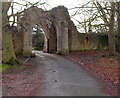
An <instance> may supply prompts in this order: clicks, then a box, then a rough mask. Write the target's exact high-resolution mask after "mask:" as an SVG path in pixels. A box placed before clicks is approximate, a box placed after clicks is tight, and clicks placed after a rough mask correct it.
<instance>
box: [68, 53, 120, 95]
mask: <svg viewBox="0 0 120 98" xmlns="http://www.w3.org/2000/svg"><path fill="white" fill-rule="evenodd" d="M102 54H108V51H103V52H100V51H99V52H98V51H82V52H73V53H70V54H68V55H66V57H67V58H69V59H71V60H73V61H75V62H78V63H80V64H81V65H82V66H83V68H84V69H85V70H88V71H90V72H91V71H92V73H94V74H95V75H96V76H97V77H99V80H101V79H102V80H103V81H102V82H103V84H104V85H105V86H106V87H107V88H106V92H107V93H109V94H110V95H114V96H116V95H118V90H120V82H119V80H120V77H119V76H120V73H119V71H120V66H119V64H120V59H118V58H116V57H112V56H111V57H107V56H106V57H101V55H102ZM103 89H104V90H105V87H103Z"/></svg>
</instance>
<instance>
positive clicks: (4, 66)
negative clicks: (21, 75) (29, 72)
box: [0, 64, 26, 73]
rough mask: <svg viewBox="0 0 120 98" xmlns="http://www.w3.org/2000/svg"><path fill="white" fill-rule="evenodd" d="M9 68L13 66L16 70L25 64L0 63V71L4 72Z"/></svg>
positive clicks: (22, 67)
mask: <svg viewBox="0 0 120 98" xmlns="http://www.w3.org/2000/svg"><path fill="white" fill-rule="evenodd" d="M11 68H14V69H16V70H24V69H25V68H26V67H25V66H20V65H7V64H0V73H5V72H7V71H8V70H9V69H11Z"/></svg>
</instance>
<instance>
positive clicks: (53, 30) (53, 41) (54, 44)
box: [47, 24, 57, 53]
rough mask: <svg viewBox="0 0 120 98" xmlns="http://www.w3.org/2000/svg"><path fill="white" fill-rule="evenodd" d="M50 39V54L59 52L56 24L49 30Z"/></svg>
mask: <svg viewBox="0 0 120 98" xmlns="http://www.w3.org/2000/svg"><path fill="white" fill-rule="evenodd" d="M48 31H49V38H48V43H47V45H48V46H47V47H48V52H49V53H55V52H57V33H56V28H55V26H54V24H51V26H50V28H49V30H48Z"/></svg>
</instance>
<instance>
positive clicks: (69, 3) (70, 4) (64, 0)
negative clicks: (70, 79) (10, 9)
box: [13, 0, 90, 25]
mask: <svg viewBox="0 0 120 98" xmlns="http://www.w3.org/2000/svg"><path fill="white" fill-rule="evenodd" d="M13 1H14V2H18V3H21V4H24V1H29V2H31V3H35V2H38V1H40V0H13ZM44 1H46V0H41V2H44ZM88 1H90V0H47V3H48V4H49V5H50V6H51V7H52V8H53V7H57V6H59V5H63V6H65V7H67V8H68V9H70V8H74V7H76V6H80V5H83V3H86V2H88ZM15 9H17V10H18V9H19V10H20V9H21V7H20V5H16V6H15ZM43 9H44V8H43ZM49 9H51V8H50V7H48V10H49ZM68 11H69V14H70V15H71V14H73V12H75V10H68ZM15 13H16V11H15ZM82 17H83V16H82V15H81V16H80V15H77V16H76V17H75V19H77V20H81V18H82ZM73 22H74V23H75V24H76V25H77V22H76V21H74V20H73Z"/></svg>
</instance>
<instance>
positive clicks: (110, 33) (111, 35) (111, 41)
mask: <svg viewBox="0 0 120 98" xmlns="http://www.w3.org/2000/svg"><path fill="white" fill-rule="evenodd" d="M114 17H115V4H114V3H113V2H111V15H110V21H109V31H108V39H109V54H110V55H114V54H115V39H114V23H115V19H114Z"/></svg>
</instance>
